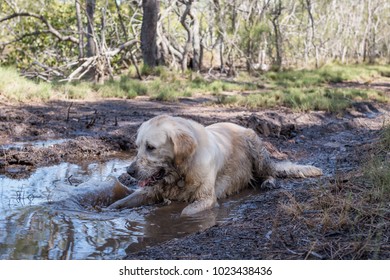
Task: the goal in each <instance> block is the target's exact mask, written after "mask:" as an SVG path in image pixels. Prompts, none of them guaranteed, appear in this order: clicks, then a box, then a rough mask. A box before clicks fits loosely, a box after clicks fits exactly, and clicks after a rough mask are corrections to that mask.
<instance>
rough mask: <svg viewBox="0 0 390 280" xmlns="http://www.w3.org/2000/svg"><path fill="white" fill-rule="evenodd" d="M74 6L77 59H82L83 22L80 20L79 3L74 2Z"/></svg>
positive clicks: (77, 1) (77, 0)
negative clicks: (77, 36)
mask: <svg viewBox="0 0 390 280" xmlns="http://www.w3.org/2000/svg"><path fill="white" fill-rule="evenodd" d="M75 6H76V18H77V32H78V33H79V44H78V45H79V59H80V58H83V57H84V46H83V41H84V40H83V35H84V31H83V21H82V19H81V11H80V2H79V0H76V1H75Z"/></svg>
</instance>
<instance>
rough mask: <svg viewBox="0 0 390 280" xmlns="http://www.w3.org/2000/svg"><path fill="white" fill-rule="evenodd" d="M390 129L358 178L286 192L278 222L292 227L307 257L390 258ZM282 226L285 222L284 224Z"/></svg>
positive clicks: (341, 177)
mask: <svg viewBox="0 0 390 280" xmlns="http://www.w3.org/2000/svg"><path fill="white" fill-rule="evenodd" d="M389 143H390V126H387V127H385V128H384V129H383V130H382V132H381V137H380V139H379V140H378V143H376V144H375V146H373V147H371V149H370V151H369V152H368V153H367V155H365V156H364V157H363V158H364V159H363V160H362V162H363V163H362V164H361V166H360V170H359V171H358V172H357V174H356V172H355V173H354V174H341V173H337V175H335V178H334V179H333V180H330V181H329V182H327V183H323V184H320V186H318V187H315V188H311V189H309V190H306V191H302V192H296V193H292V192H289V191H285V192H284V195H285V199H284V200H283V201H282V202H280V204H279V207H278V209H279V210H278V215H277V218H278V219H281V220H285V221H286V225H287V224H288V223H291V225H289V226H288V227H290V228H292V229H293V230H292V232H291V233H290V234H291V235H292V236H293V237H292V238H293V239H294V240H297V239H305V240H307V242H306V243H304V244H300V245H301V247H299V248H297V249H295V250H300V253H301V256H302V258H306V257H309V258H327V259H383V258H389V257H390V246H389V245H388V244H389V238H390V210H389V209H390V149H389ZM279 223H280V222H279Z"/></svg>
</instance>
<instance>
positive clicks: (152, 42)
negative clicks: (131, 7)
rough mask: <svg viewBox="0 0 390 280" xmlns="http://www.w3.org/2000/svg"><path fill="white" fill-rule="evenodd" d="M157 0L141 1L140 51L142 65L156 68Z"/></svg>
mask: <svg viewBox="0 0 390 280" xmlns="http://www.w3.org/2000/svg"><path fill="white" fill-rule="evenodd" d="M159 6H160V1H159V0H142V9H143V19H142V26H141V50H142V56H143V60H144V64H145V65H147V66H149V67H155V66H157V64H158V63H157V21H158V13H159Z"/></svg>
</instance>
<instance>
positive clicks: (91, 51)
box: [86, 0, 96, 57]
mask: <svg viewBox="0 0 390 280" xmlns="http://www.w3.org/2000/svg"><path fill="white" fill-rule="evenodd" d="M95 4H96V3H95V0H87V6H86V11H87V57H91V56H95V55H96V43H95V34H94V33H95V32H94V27H93V24H94V14H95Z"/></svg>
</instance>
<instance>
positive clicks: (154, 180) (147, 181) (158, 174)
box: [138, 168, 165, 187]
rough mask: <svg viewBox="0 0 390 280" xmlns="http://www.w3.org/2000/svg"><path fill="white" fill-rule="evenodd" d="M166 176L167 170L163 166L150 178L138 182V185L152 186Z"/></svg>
mask: <svg viewBox="0 0 390 280" xmlns="http://www.w3.org/2000/svg"><path fill="white" fill-rule="evenodd" d="M164 177H165V170H164V169H163V168H161V169H160V170H159V171H157V172H156V173H154V174H153V175H152V176H150V177H149V178H146V179H144V180H140V181H139V182H138V185H139V186H140V187H146V186H152V185H154V184H155V183H157V182H158V181H160V180H162V179H164Z"/></svg>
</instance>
